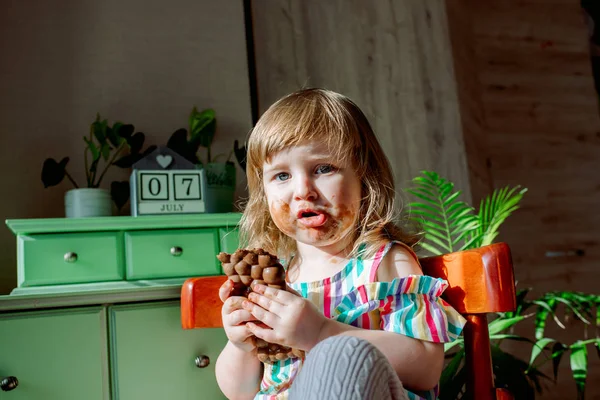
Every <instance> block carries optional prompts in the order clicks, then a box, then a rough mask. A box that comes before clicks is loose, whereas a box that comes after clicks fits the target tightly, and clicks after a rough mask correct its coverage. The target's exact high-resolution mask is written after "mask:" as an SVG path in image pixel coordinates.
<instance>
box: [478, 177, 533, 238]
mask: <svg viewBox="0 0 600 400" xmlns="http://www.w3.org/2000/svg"><path fill="white" fill-rule="evenodd" d="M526 191H527V189H525V188H521V187H520V186H515V187H513V188H511V187H509V186H507V187H505V188H502V189H496V190H494V192H493V193H492V195H491V196H488V197H486V198H485V199H483V200H482V201H481V203H480V206H479V213H478V218H479V222H480V225H479V228H478V232H477V235H476V236H479V239H475V240H473V243H472V245H473V247H481V246H486V245H488V244H491V243H493V241H494V239H495V238H496V236H498V228H499V227H500V225H501V224H502V223H503V222H504V221H505V220H506V218H508V217H509V216H510V215H511V214H512V213H513V212H514V211H515V210H517V209H518V208H519V205H518V204H519V202H520V201H521V199H522V198H523V195H524V194H525V192H526Z"/></svg>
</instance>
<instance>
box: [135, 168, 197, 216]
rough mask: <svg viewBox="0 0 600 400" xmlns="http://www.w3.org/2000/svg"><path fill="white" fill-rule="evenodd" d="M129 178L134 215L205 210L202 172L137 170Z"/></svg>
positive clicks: (186, 212)
mask: <svg viewBox="0 0 600 400" xmlns="http://www.w3.org/2000/svg"><path fill="white" fill-rule="evenodd" d="M132 178H133V179H132V183H133V184H132V189H133V192H134V193H135V196H132V200H134V201H133V202H132V215H134V216H137V215H151V214H190V213H203V212H204V211H205V206H204V196H203V194H204V193H205V182H206V179H205V172H204V170H201V169H194V170H187V169H186V170H163V171H160V170H156V171H149V170H137V171H134V173H133V174H132Z"/></svg>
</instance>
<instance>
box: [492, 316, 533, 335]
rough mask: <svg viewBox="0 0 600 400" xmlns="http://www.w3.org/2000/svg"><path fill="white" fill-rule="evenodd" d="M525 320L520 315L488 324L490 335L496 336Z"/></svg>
mask: <svg viewBox="0 0 600 400" xmlns="http://www.w3.org/2000/svg"><path fill="white" fill-rule="evenodd" d="M524 319H525V317H524V316H522V315H518V316H516V317H512V318H498V319H495V320H493V321H492V322H490V323H489V324H488V330H489V332H490V335H495V334H497V333H500V332H502V331H503V330H505V329H508V328H510V327H511V326H513V325H515V324H517V323H519V322H521V321H523V320H524Z"/></svg>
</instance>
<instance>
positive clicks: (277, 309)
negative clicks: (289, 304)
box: [248, 293, 284, 316]
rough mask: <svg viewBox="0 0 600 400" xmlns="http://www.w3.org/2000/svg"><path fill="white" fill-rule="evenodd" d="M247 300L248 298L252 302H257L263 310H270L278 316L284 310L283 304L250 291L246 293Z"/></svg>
mask: <svg viewBox="0 0 600 400" xmlns="http://www.w3.org/2000/svg"><path fill="white" fill-rule="evenodd" d="M248 300H250V301H251V302H253V303H254V304H258V305H259V306H261V307H262V308H264V309H265V310H267V311H270V312H272V313H273V314H276V315H278V316H281V313H282V312H284V305H283V304H281V303H278V302H277V301H276V300H271V299H270V298H268V297H267V296H263V295H261V294H258V293H250V294H249V295H248Z"/></svg>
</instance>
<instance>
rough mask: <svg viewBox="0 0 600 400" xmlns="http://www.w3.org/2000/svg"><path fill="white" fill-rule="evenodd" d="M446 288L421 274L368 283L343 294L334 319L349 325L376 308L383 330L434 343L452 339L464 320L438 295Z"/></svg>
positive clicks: (446, 285) (436, 280) (443, 281)
mask: <svg viewBox="0 0 600 400" xmlns="http://www.w3.org/2000/svg"><path fill="white" fill-rule="evenodd" d="M447 287H448V283H447V282H446V281H445V280H443V279H439V278H433V277H430V276H423V275H410V276H407V277H404V278H396V279H394V280H393V281H391V282H373V283H367V284H365V285H361V286H359V287H357V288H356V289H355V290H354V291H352V292H350V293H349V294H348V295H346V296H345V298H344V299H343V300H342V302H341V303H340V305H339V306H338V307H337V309H336V311H337V313H339V315H338V316H337V317H336V320H338V321H340V322H344V323H347V324H350V323H352V321H354V320H355V319H357V318H359V317H360V316H361V315H363V314H365V313H368V312H371V311H374V310H379V312H380V316H381V329H382V330H386V331H391V332H397V333H401V334H403V335H406V336H410V337H413V338H416V339H421V340H427V341H430V342H435V343H447V342H452V341H454V340H455V339H456V338H457V337H458V336H459V335H460V332H461V331H462V328H463V326H464V325H465V322H466V321H465V319H464V318H463V317H462V316H461V315H460V314H459V313H458V312H457V311H456V310H454V308H452V306H450V305H449V304H448V303H447V302H446V301H444V300H443V299H442V298H441V297H440V296H441V295H442V293H443V292H444V290H446V288H447Z"/></svg>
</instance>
